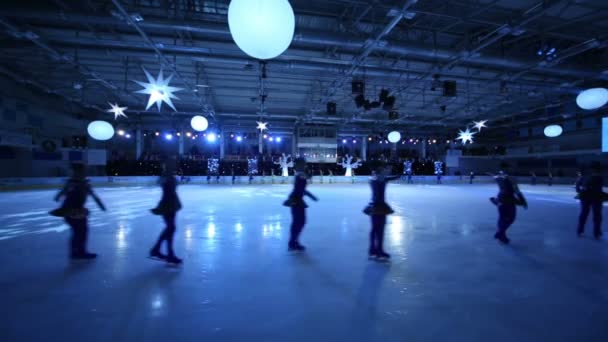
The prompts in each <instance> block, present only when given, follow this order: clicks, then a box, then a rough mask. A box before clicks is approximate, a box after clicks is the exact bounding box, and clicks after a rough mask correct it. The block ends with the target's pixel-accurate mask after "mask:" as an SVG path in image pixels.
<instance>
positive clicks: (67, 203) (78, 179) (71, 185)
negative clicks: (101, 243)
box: [49, 164, 106, 259]
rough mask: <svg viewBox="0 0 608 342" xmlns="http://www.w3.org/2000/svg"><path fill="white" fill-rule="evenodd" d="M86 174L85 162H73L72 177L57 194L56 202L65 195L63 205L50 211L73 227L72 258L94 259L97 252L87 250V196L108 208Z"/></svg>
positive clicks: (100, 205) (102, 207)
mask: <svg viewBox="0 0 608 342" xmlns="http://www.w3.org/2000/svg"><path fill="white" fill-rule="evenodd" d="M85 174H86V172H85V166H84V165H83V164H72V177H71V178H70V179H68V180H67V182H66V184H65V186H64V187H63V189H62V190H61V191H60V192H59V193H57V195H56V196H55V201H56V202H57V201H59V200H60V199H61V198H62V197H65V200H64V201H63V204H62V205H61V207H59V208H58V209H55V210H53V211H51V212H50V213H49V214H51V215H53V216H58V217H63V219H64V220H65V222H67V224H68V225H69V226H70V228H71V229H72V237H71V239H70V258H71V259H94V258H96V257H97V254H95V253H91V252H89V251H87V238H88V235H89V228H88V223H87V216H88V215H89V210H88V209H87V208H85V206H84V205H85V203H86V201H87V197H88V196H91V197H93V199H94V200H95V203H97V205H98V206H99V208H100V209H101V210H103V211H105V210H106V207H105V206H104V205H103V203H102V202H101V200H100V199H99V197H97V195H96V194H95V193H94V192H93V189H92V188H91V185H90V184H89V182H88V180H87V179H86V178H85Z"/></svg>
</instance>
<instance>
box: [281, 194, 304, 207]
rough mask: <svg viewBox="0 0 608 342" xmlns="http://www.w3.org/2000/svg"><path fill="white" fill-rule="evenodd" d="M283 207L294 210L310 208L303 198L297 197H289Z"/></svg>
mask: <svg viewBox="0 0 608 342" xmlns="http://www.w3.org/2000/svg"><path fill="white" fill-rule="evenodd" d="M283 205H284V206H286V207H292V208H308V204H306V202H304V200H303V199H302V198H297V197H289V198H288V199H287V200H286V201H285V202H283Z"/></svg>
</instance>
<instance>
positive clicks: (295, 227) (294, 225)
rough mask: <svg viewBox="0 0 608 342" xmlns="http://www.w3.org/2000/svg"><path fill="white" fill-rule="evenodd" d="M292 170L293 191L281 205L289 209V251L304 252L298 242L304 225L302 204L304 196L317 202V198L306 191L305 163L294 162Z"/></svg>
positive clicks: (303, 203)
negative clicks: (293, 171) (293, 174)
mask: <svg viewBox="0 0 608 342" xmlns="http://www.w3.org/2000/svg"><path fill="white" fill-rule="evenodd" d="M294 169H295V171H296V175H295V177H294V184H293V191H292V192H291V194H290V195H289V198H288V199H287V200H286V201H285V202H284V203H283V205H284V206H286V207H291V220H292V221H291V232H290V236H289V244H288V245H287V247H288V249H289V251H305V250H306V247H304V246H302V245H301V244H300V241H299V237H300V233H302V229H304V225H305V224H306V208H307V207H308V205H307V204H306V202H304V199H303V198H304V195H306V196H308V197H310V198H312V199H313V200H314V201H318V198H317V197H315V195H313V194H311V193H310V192H308V191H306V183H307V180H308V177H309V176H308V175H307V174H306V161H305V160H304V158H298V159H296V160H295V163H294Z"/></svg>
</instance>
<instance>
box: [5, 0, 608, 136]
mask: <svg viewBox="0 0 608 342" xmlns="http://www.w3.org/2000/svg"><path fill="white" fill-rule="evenodd" d="M290 2H291V4H292V7H293V8H294V12H295V15H296V33H295V38H294V40H293V43H292V44H291V46H290V48H289V49H288V50H287V51H286V52H285V53H284V54H283V55H281V56H280V57H278V58H276V59H273V60H270V61H268V62H267V63H266V64H265V65H263V64H261V63H260V62H259V61H257V60H255V59H253V58H251V57H248V56H247V55H245V54H244V53H243V52H242V51H241V50H239V48H238V47H237V46H236V45H235V44H234V42H233V41H232V38H231V36H230V33H229V29H228V23H227V8H228V4H229V0H218V1H211V0H173V1H171V0H77V1H73V0H54V1H32V2H28V1H3V2H2V5H0V30H1V31H0V48H1V50H2V54H1V56H0V64H1V65H0V73H2V74H5V75H8V76H10V77H12V78H14V79H16V80H18V81H20V82H24V83H26V84H28V85H29V86H32V87H37V88H39V89H40V90H42V91H45V92H49V93H53V94H55V95H58V96H61V97H63V98H65V99H66V100H67V101H69V102H72V103H76V104H78V105H79V106H81V107H82V110H81V111H82V113H84V114H85V115H90V116H104V115H110V114H107V113H105V110H106V109H108V108H109V105H108V102H117V103H119V104H120V105H121V106H126V107H129V109H128V110H127V115H129V119H128V120H129V122H131V123H135V122H139V121H141V122H144V123H145V122H158V123H161V124H162V123H164V122H168V121H169V122H171V123H172V124H173V125H175V124H176V123H178V124H179V123H180V122H188V120H189V118H190V116H192V115H193V114H205V115H207V116H208V117H209V118H210V120H211V121H212V122H214V123H215V124H217V125H221V126H223V127H226V128H228V129H230V128H232V127H240V129H241V130H245V129H254V128H255V121H256V120H258V119H259V118H260V116H263V117H264V118H265V120H267V121H269V122H270V123H271V128H272V129H273V130H275V131H285V132H289V131H292V130H293V128H294V126H296V125H304V124H331V125H336V126H338V127H340V129H342V130H343V131H349V132H362V133H364V132H374V131H380V130H383V129H388V128H396V127H399V128H400V129H403V130H407V131H411V132H433V133H434V132H441V131H443V130H446V129H452V128H460V127H462V126H463V125H466V124H467V123H469V122H470V121H471V120H474V119H487V120H491V121H493V122H494V124H495V126H499V125H511V124H513V123H514V120H522V121H525V120H526V115H528V116H530V115H535V119H538V114H537V113H539V111H540V112H541V113H547V111H546V108H548V107H551V106H553V107H555V106H561V105H564V106H565V105H571V104H572V103H574V99H575V95H576V93H577V91H579V90H580V89H581V88H583V87H586V86H589V85H593V84H597V83H598V82H599V83H601V82H606V80H607V79H608V65H607V64H608V62H606V61H608V53H607V49H606V47H607V44H608V35H607V32H608V2H606V1H605V0H545V1H533V0H476V1H473V0H418V1H415V0H406V1H395V0H374V1H360V0H292V1H290ZM142 67H145V68H146V69H147V70H148V71H150V73H151V74H152V75H156V74H157V73H158V71H159V70H160V69H161V68H162V69H163V70H164V72H165V75H169V74H171V73H173V74H175V76H174V78H173V80H172V85H174V86H176V87H180V88H184V90H183V91H181V92H179V93H177V94H176V95H177V96H178V97H179V100H176V101H175V102H174V103H175V106H176V108H177V111H173V110H172V109H170V108H169V107H167V106H163V107H162V110H161V111H160V112H158V111H157V110H156V107H152V108H150V110H148V111H146V110H145V105H146V102H147V98H146V96H145V95H140V94H136V93H134V92H135V91H137V90H139V89H141V87H140V86H139V85H138V84H136V83H135V82H133V81H134V80H139V81H144V80H145V75H144V72H143V71H142ZM262 69H265V75H266V78H262V77H261V76H262V74H263V73H264V72H263V70H262ZM353 80H357V81H364V82H365V93H366V97H367V98H369V99H371V100H374V99H376V98H377V97H378V94H379V92H380V91H381V90H382V89H387V90H389V91H390V95H393V96H395V98H396V101H395V105H394V110H395V112H397V113H398V117H397V119H396V120H389V118H388V113H387V111H386V110H384V109H382V108H372V109H370V110H365V109H364V108H360V107H357V106H356V104H355V101H354V97H355V96H354V95H353V94H352V87H351V82H352V81H353ZM444 81H456V85H457V89H456V96H444V94H443V90H442V89H443V84H444V83H443V82H444ZM262 99H264V101H262ZM262 102H263V103H262ZM328 102H335V103H336V109H337V111H336V114H334V115H331V114H328V113H327V103H328ZM563 114H564V113H556V114H555V115H563ZM540 118H541V119H547V120H550V119H551V115H541V116H540Z"/></svg>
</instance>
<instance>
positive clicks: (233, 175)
mask: <svg viewBox="0 0 608 342" xmlns="http://www.w3.org/2000/svg"><path fill="white" fill-rule="evenodd" d="M230 175H231V176H232V185H234V183H236V175H235V174H234V165H232V167H231V168H230Z"/></svg>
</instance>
